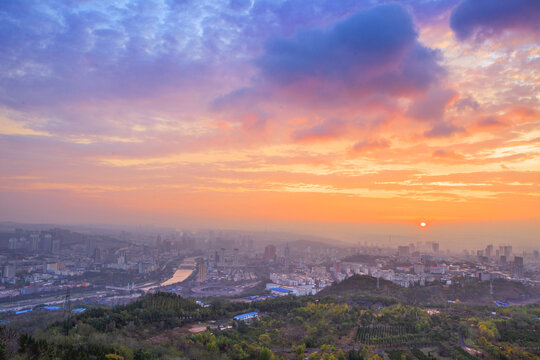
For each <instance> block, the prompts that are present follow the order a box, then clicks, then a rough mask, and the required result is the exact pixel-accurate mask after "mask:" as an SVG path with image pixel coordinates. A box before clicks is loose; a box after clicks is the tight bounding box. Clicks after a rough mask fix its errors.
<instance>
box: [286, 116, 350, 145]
mask: <svg viewBox="0 0 540 360" xmlns="http://www.w3.org/2000/svg"><path fill="white" fill-rule="evenodd" d="M345 131H346V123H345V122H344V121H341V120H339V119H327V120H325V121H323V122H322V123H320V124H317V125H315V126H313V127H310V128H307V129H300V130H297V131H295V132H294V134H293V140H295V141H313V140H330V139H333V138H336V137H338V136H340V135H343V134H344V133H345Z"/></svg>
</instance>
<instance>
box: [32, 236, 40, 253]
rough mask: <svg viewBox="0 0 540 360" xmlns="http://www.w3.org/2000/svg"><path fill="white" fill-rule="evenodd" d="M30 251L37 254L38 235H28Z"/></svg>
mask: <svg viewBox="0 0 540 360" xmlns="http://www.w3.org/2000/svg"><path fill="white" fill-rule="evenodd" d="M30 250H31V251H33V252H37V251H38V250H39V234H38V233H33V234H30Z"/></svg>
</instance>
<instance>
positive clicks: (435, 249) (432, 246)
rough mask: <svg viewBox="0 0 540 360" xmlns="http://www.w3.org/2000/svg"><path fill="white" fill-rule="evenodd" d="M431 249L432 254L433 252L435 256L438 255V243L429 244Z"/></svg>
mask: <svg viewBox="0 0 540 360" xmlns="http://www.w3.org/2000/svg"><path fill="white" fill-rule="evenodd" d="M431 248H432V249H433V252H434V253H435V254H438V253H439V243H436V242H434V243H431Z"/></svg>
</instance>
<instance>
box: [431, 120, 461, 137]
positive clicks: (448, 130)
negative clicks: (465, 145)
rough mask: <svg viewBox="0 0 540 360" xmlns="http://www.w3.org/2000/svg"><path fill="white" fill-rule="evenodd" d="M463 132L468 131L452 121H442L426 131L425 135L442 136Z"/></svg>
mask: <svg viewBox="0 0 540 360" xmlns="http://www.w3.org/2000/svg"><path fill="white" fill-rule="evenodd" d="M463 133H466V130H465V128H463V127H462V126H458V125H454V124H452V123H450V122H441V123H438V124H437V125H435V126H434V127H433V128H431V129H430V130H427V131H425V132H424V136H425V137H427V138H440V137H450V136H453V135H455V134H463Z"/></svg>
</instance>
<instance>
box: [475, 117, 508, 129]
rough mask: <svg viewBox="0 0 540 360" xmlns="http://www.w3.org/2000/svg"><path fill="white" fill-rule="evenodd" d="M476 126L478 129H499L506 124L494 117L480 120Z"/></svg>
mask: <svg viewBox="0 0 540 360" xmlns="http://www.w3.org/2000/svg"><path fill="white" fill-rule="evenodd" d="M477 124H478V126H480V127H489V128H491V127H501V126H505V125H506V124H505V123H504V122H502V121H500V120H498V119H496V118H494V117H487V118H484V119H482V120H480V121H479V122H478V123H477Z"/></svg>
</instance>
